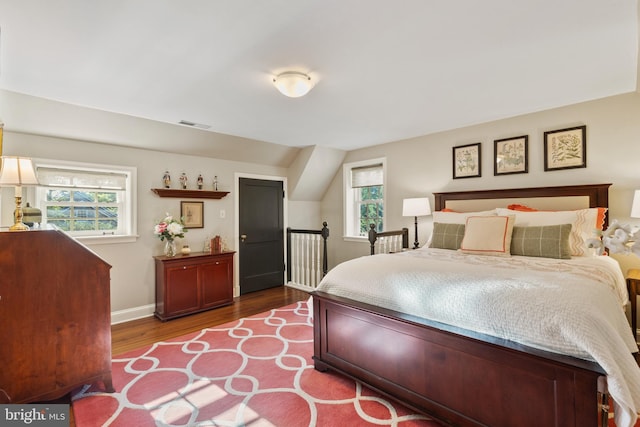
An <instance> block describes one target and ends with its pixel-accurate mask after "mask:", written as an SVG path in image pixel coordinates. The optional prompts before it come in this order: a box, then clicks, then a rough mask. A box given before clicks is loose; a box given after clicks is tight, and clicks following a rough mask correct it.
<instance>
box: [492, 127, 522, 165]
mask: <svg viewBox="0 0 640 427" xmlns="http://www.w3.org/2000/svg"><path fill="white" fill-rule="evenodd" d="M493 154H494V160H495V162H494V163H493V175H509V174H513V173H527V172H529V136H528V135H522V136H516V137H513V138H505V139H496V140H495V141H493Z"/></svg>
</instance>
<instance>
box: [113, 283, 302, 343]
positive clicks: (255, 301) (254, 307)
mask: <svg viewBox="0 0 640 427" xmlns="http://www.w3.org/2000/svg"><path fill="white" fill-rule="evenodd" d="M308 298H309V294H308V293H306V292H304V291H300V290H297V289H293V288H289V287H287V286H279V287H277V288H271V289H267V290H264V291H258V292H252V293H249V294H245V295H241V296H239V297H236V298H235V299H234V302H233V304H231V305H228V306H226V307H220V308H216V309H213V310H209V311H204V312H202V313H196V314H192V315H189V316H185V317H180V318H177V319H173V320H168V321H166V322H161V321H160V320H158V319H156V318H155V317H146V318H144V319H138V320H132V321H130V322H125V323H120V324H117V325H113V326H112V327H111V342H112V344H111V353H112V354H113V355H118V354H122V353H125V352H127V351H129V350H134V349H136V348H140V347H144V346H146V345H150V344H153V343H154V342H158V341H165V340H167V339H169V338H174V337H179V336H181V335H185V334H188V333H190V332H195V331H200V330H201V329H203V328H208V327H211V326H216V325H221V324H223V323H227V322H231V321H233V320H237V319H240V318H242V317H247V316H252V315H254V314H258V313H262V312H264V311H267V310H271V309H273V308H278V307H283V306H285V305H289V304H292V303H294V302H296V301H302V300H306V299H308Z"/></svg>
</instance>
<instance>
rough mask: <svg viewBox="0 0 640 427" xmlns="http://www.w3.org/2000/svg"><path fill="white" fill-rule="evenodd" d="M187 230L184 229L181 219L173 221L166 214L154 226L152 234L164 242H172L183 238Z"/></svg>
mask: <svg viewBox="0 0 640 427" xmlns="http://www.w3.org/2000/svg"><path fill="white" fill-rule="evenodd" d="M186 232H187V230H185V229H184V223H183V222H182V219H180V220H179V221H178V220H175V219H173V217H172V216H171V215H169V214H168V213H167V216H166V217H165V218H164V219H163V220H162V221H160V222H158V223H157V224H156V226H155V227H154V229H153V234H155V235H156V236H158V237H159V238H160V240H162V241H164V240H165V239H167V240H168V241H170V242H172V241H173V239H175V238H176V237H179V238H183V237H184V233H186Z"/></svg>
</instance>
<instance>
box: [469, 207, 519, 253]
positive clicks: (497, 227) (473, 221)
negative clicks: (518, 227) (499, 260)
mask: <svg viewBox="0 0 640 427" xmlns="http://www.w3.org/2000/svg"><path fill="white" fill-rule="evenodd" d="M514 222H515V215H504V216H500V215H498V216H470V217H468V218H467V223H466V225H465V226H464V237H463V238H462V243H461V244H460V251H461V252H464V253H468V254H480V255H497V256H510V255H511V235H512V233H513V224H514Z"/></svg>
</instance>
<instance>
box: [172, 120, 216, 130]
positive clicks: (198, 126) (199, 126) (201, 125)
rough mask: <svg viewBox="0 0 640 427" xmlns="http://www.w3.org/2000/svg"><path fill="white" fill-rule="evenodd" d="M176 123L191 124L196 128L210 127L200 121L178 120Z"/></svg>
mask: <svg viewBox="0 0 640 427" xmlns="http://www.w3.org/2000/svg"><path fill="white" fill-rule="evenodd" d="M178 124H181V125H184V126H191V127H194V128H198V129H209V128H210V127H211V126H209V125H203V124H201V123H195V122H190V121H189V120H180V121H179V122H178Z"/></svg>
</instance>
